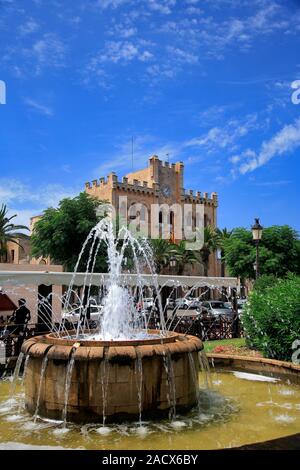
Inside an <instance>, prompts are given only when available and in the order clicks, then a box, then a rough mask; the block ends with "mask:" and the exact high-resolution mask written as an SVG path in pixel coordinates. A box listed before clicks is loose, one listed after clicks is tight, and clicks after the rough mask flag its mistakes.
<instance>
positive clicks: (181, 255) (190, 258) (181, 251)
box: [172, 240, 199, 275]
mask: <svg viewBox="0 0 300 470" xmlns="http://www.w3.org/2000/svg"><path fill="white" fill-rule="evenodd" d="M172 254H173V255H174V257H175V258H176V260H177V263H178V270H177V273H178V275H182V273H183V271H184V267H185V265H187V264H195V263H197V262H198V261H199V259H198V258H197V255H196V253H195V252H194V251H192V250H187V248H186V242H185V241H183V240H182V241H181V242H180V243H179V244H178V245H177V244H176V245H175V244H174V245H173V246H172Z"/></svg>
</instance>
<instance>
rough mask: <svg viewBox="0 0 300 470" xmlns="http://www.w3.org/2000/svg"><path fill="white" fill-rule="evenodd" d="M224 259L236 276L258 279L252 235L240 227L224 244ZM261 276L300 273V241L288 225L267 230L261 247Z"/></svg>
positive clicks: (232, 273)
mask: <svg viewBox="0 0 300 470" xmlns="http://www.w3.org/2000/svg"><path fill="white" fill-rule="evenodd" d="M224 259H225V262H226V265H227V266H228V269H229V272H230V274H231V275H232V276H239V277H241V278H242V279H247V278H248V279H254V277H255V272H254V268H253V264H254V262H255V245H254V243H253V240H252V233H251V231H250V230H247V229H245V228H236V229H234V230H233V231H232V234H231V236H230V237H229V238H228V239H227V240H225V241H224ZM259 271H260V274H270V275H271V274H273V275H275V276H276V277H283V276H285V275H286V274H287V273H288V272H293V273H295V274H300V240H299V237H298V233H297V232H296V231H295V230H294V229H293V228H291V227H289V226H287V225H283V226H279V225H275V226H271V227H268V228H265V229H264V230H263V234H262V240H261V242H260V245H259Z"/></svg>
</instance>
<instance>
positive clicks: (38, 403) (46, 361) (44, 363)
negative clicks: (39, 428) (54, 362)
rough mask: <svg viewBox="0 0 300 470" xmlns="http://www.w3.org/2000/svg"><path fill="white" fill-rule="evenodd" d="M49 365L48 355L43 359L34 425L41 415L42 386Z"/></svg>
mask: <svg viewBox="0 0 300 470" xmlns="http://www.w3.org/2000/svg"><path fill="white" fill-rule="evenodd" d="M47 364H48V356H47V353H46V354H45V356H44V357H43V361H42V368H41V375H40V383H39V391H38V396H37V401H36V409H35V413H34V416H33V422H34V423H36V420H37V417H38V413H39V408H40V400H41V393H42V386H43V381H44V375H45V372H46V368H47Z"/></svg>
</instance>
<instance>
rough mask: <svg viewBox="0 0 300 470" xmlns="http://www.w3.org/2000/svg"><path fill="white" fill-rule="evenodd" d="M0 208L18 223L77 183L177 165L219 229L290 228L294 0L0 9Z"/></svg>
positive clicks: (294, 194)
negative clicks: (1, 94) (2, 92)
mask: <svg viewBox="0 0 300 470" xmlns="http://www.w3.org/2000/svg"><path fill="white" fill-rule="evenodd" d="M0 50H1V55H0V80H2V81H4V82H5V84H6V104H5V105H0V158H1V174H0V202H1V201H2V202H5V203H7V205H8V206H9V208H10V210H11V211H13V212H17V213H18V214H19V221H21V222H25V223H28V219H29V217H30V216H31V215H33V214H36V213H40V212H41V211H42V210H43V209H45V208H46V207H48V206H49V205H56V204H57V202H58V201H59V200H60V199H61V198H62V197H64V196H72V195H75V194H76V193H78V192H79V191H80V190H83V188H84V183H85V181H90V180H92V179H94V178H98V177H100V176H106V175H107V174H108V173H109V171H116V172H117V173H118V175H119V176H122V175H123V174H125V173H127V172H129V171H131V169H132V163H131V137H132V136H134V169H139V168H141V167H143V166H145V165H146V164H147V159H148V157H149V156H150V155H152V154H157V155H159V157H160V158H161V159H165V158H166V154H169V159H170V161H174V162H175V161H178V160H182V161H184V163H185V187H186V189H195V190H200V191H208V192H209V191H217V192H218V194H219V201H220V207H219V215H218V218H219V226H220V227H225V226H226V227H233V226H249V225H250V224H251V223H252V221H253V218H254V217H257V216H259V217H260V218H261V222H262V224H263V225H265V226H268V225H271V224H290V225H292V226H293V227H295V228H296V229H297V230H300V220H299V208H298V206H299V196H298V194H299V191H298V188H299V174H300V171H299V170H300V161H299V155H300V104H299V105H297V104H294V103H293V102H292V93H293V92H295V90H293V89H292V87H291V84H292V82H294V81H295V80H300V59H299V50H300V2H299V1H296V0H282V1H281V0H277V1H270V0H214V1H211V0H85V1H83V0H73V1H71V0H68V1H60V0H47V1H46V0H22V1H21V0H20V1H17V0H0Z"/></svg>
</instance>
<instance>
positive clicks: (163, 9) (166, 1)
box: [147, 0, 176, 15]
mask: <svg viewBox="0 0 300 470" xmlns="http://www.w3.org/2000/svg"><path fill="white" fill-rule="evenodd" d="M147 4H148V7H149V8H150V10H153V11H157V12H159V13H162V14H164V15H169V14H170V13H172V8H173V7H174V6H175V5H176V0H148V1H147Z"/></svg>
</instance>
